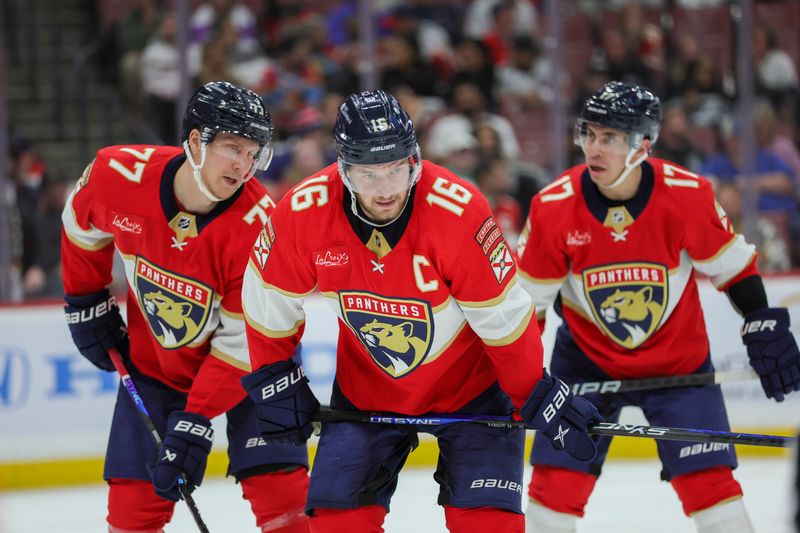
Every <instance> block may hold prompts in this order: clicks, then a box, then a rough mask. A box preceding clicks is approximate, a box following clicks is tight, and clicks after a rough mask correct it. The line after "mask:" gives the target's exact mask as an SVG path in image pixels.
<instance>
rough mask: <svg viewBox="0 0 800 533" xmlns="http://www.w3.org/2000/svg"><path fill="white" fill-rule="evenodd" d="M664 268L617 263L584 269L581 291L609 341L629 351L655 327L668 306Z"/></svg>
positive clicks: (649, 334)
mask: <svg viewBox="0 0 800 533" xmlns="http://www.w3.org/2000/svg"><path fill="white" fill-rule="evenodd" d="M667 275H668V272H667V268H666V267H665V266H664V265H659V264H655V263H618V264H613V265H605V266H602V267H596V268H590V269H587V270H584V271H583V274H582V276H583V290H584V292H585V294H586V299H587V300H588V301H589V304H590V306H591V308H592V313H593V314H594V319H595V323H597V325H598V326H600V328H601V329H602V330H603V331H604V332H605V334H606V335H608V336H609V337H610V338H611V340H613V341H614V342H615V343H617V344H619V345H620V346H622V347H623V348H626V349H628V350H632V349H634V348H636V347H637V346H639V345H641V344H642V343H644V342H645V341H646V340H647V339H649V338H650V336H651V335H652V334H653V333H654V332H655V330H656V329H657V328H658V325H659V324H660V323H661V319H662V318H663V316H664V310H665V308H666V306H667V296H668V294H667V292H668V288H667Z"/></svg>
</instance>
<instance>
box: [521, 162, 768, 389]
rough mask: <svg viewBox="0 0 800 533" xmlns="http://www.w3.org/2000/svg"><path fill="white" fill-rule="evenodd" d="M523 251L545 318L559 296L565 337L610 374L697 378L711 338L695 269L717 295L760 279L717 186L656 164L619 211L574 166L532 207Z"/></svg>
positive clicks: (646, 168)
mask: <svg viewBox="0 0 800 533" xmlns="http://www.w3.org/2000/svg"><path fill="white" fill-rule="evenodd" d="M517 253H518V256H519V263H520V273H521V278H522V282H523V285H524V286H525V288H526V289H527V290H528V292H529V293H530V294H531V295H532V297H533V301H534V304H535V305H536V309H537V314H538V315H539V318H540V319H541V318H543V316H544V312H545V310H546V309H547V308H548V307H549V306H550V305H552V304H553V303H554V301H555V299H556V297H557V296H558V294H559V291H560V294H561V303H562V310H563V317H564V319H565V321H566V323H567V325H568V327H569V333H571V335H572V336H573V338H574V340H575V342H576V343H577V345H578V347H579V348H580V349H581V351H583V352H584V353H585V354H586V355H587V356H588V357H589V358H590V359H591V360H592V361H594V362H595V363H596V364H597V365H598V366H599V367H600V368H601V369H602V370H603V371H604V372H606V373H607V374H608V375H609V376H611V377H614V378H629V377H645V376H655V375H672V374H688V373H691V372H693V371H694V370H696V369H697V368H698V367H699V366H700V364H702V363H703V361H705V359H706V357H707V356H708V338H707V335H706V328H705V322H704V319H703V312H702V309H701V308H700V299H699V296H698V289H697V284H696V282H695V274H694V271H695V270H697V271H699V272H701V273H703V274H705V275H707V276H708V277H709V278H710V279H711V282H712V283H713V284H714V286H715V287H716V288H717V289H719V290H724V289H726V288H727V287H729V286H730V285H732V284H733V283H735V282H737V281H739V280H741V279H744V278H745V277H747V276H750V275H753V274H756V273H757V270H756V267H755V258H756V252H755V247H753V246H752V245H750V244H747V243H746V242H745V240H744V238H743V237H742V236H741V235H738V234H736V233H735V232H734V230H733V228H732V226H731V224H730V222H729V221H728V218H727V215H726V214H725V212H724V211H723V210H722V208H721V207H720V206H719V204H718V203H717V202H716V200H715V199H714V193H713V191H712V188H711V184H710V183H709V182H708V181H707V180H706V179H705V178H703V177H701V176H698V175H697V174H693V173H691V172H689V171H687V170H686V169H684V168H682V167H679V166H677V165H673V164H672V163H669V162H667V161H662V160H659V159H654V158H650V159H648V160H647V161H646V162H645V163H643V165H642V183H641V185H640V187H639V191H638V192H637V194H636V196H635V197H634V198H633V199H631V200H629V201H627V202H624V203H621V202H611V201H609V200H606V199H605V198H603V197H601V195H600V193H599V192H598V190H597V187H596V186H595V185H594V184H593V183H592V182H591V179H590V178H589V175H588V171H586V165H580V166H577V167H573V168H571V169H569V170H567V171H566V172H565V173H564V174H563V175H562V176H561V177H560V178H559V179H558V180H556V181H555V182H553V183H551V184H550V185H548V186H547V187H545V188H544V189H542V190H541V191H539V193H538V194H537V195H536V196H535V197H534V198H533V200H532V201H531V210H530V215H529V216H528V220H527V222H526V225H525V229H524V230H523V234H522V236H521V238H520V242H519V248H518V252H517Z"/></svg>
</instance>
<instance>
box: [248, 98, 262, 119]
mask: <svg viewBox="0 0 800 533" xmlns="http://www.w3.org/2000/svg"><path fill="white" fill-rule="evenodd" d="M250 111H252V112H253V113H256V114H257V115H263V114H264V107H263V106H262V105H261V102H259V101H258V100H250Z"/></svg>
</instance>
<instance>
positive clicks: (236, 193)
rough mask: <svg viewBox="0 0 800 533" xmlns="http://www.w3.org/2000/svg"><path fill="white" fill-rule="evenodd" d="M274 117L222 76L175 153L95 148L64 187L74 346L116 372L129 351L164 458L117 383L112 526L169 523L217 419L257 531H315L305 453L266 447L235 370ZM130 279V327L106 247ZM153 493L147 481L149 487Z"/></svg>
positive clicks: (200, 466)
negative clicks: (115, 354)
mask: <svg viewBox="0 0 800 533" xmlns="http://www.w3.org/2000/svg"><path fill="white" fill-rule="evenodd" d="M271 136H272V119H271V117H270V114H269V112H268V111H267V109H266V108H265V107H264V103H263V101H262V100H261V98H260V97H259V96H258V95H257V94H255V93H253V92H252V91H249V90H247V89H244V88H241V87H237V86H235V85H232V84H230V83H227V82H211V83H208V84H206V85H204V86H203V87H202V88H200V90H198V91H197V93H195V95H194V96H193V97H192V98H191V99H190V101H189V103H188V105H187V108H186V112H185V115H184V120H183V139H184V147H183V149H181V148H176V147H171V146H111V147H108V148H103V149H101V150H100V151H99V152H98V153H97V157H96V158H95V160H94V161H93V162H92V164H90V165H89V167H88V168H87V169H86V171H85V172H84V174H83V177H82V178H81V179H80V181H79V182H78V184H77V186H76V188H75V190H74V191H73V193H72V194H71V195H70V197H69V200H68V202H67V205H66V207H65V209H64V213H63V222H64V238H63V239H62V241H63V246H62V260H63V277H64V289H65V291H66V295H65V298H66V301H67V304H68V305H67V306H66V311H67V322H68V324H69V328H70V331H71V333H72V337H73V339H74V341H75V344H76V345H77V347H78V349H79V351H80V352H81V353H82V354H83V355H84V356H85V357H86V358H87V359H89V360H90V361H91V362H92V363H93V364H94V365H96V366H97V367H99V368H101V369H103V370H109V371H113V370H114V367H113V365H112V363H111V361H110V360H109V357H108V354H107V351H108V350H109V349H110V348H116V349H117V350H118V351H119V352H120V353H121V354H122V355H123V357H124V358H125V359H126V366H127V368H128V370H129V371H130V372H131V374H132V375H133V380H134V382H135V383H136V387H137V389H138V390H139V392H140V393H141V395H142V400H143V402H144V404H145V406H146V407H147V410H148V411H149V413H150V415H151V417H152V420H153V422H154V424H155V426H156V428H157V429H158V430H159V433H160V434H161V435H162V437H163V443H162V445H161V448H160V449H159V450H158V451H157V450H156V448H155V446H154V445H153V441H152V436H151V435H150V433H149V431H148V429H147V427H146V426H145V425H144V424H143V423H142V422H141V420H139V417H138V413H137V410H136V407H135V406H134V404H133V402H132V401H131V400H130V398H129V397H128V395H127V394H126V392H125V391H124V390H123V389H122V388H120V391H119V394H118V397H117V403H116V406H115V409H114V418H113V421H112V422H111V435H110V439H109V444H108V450H107V453H106V462H105V470H104V478H105V479H106V481H107V482H108V484H109V498H108V519H107V520H108V524H109V531H111V532H112V533H114V532H118V531H124V532H130V533H133V532H137V531H140V532H154V531H163V529H162V528H163V527H164V524H166V523H167V522H168V521H169V520H170V518H171V516H172V511H173V508H174V501H177V500H178V498H179V493H178V487H177V479H178V476H183V477H184V478H185V480H186V487H185V488H186V490H189V491H191V490H192V489H193V488H194V487H195V486H196V485H199V484H200V482H201V481H202V479H203V474H204V471H205V467H206V460H207V455H208V453H209V451H210V449H211V441H212V438H213V431H212V429H211V427H210V419H211V418H213V417H215V416H217V415H219V414H222V413H226V415H227V422H228V457H229V460H230V463H229V470H228V473H229V474H230V475H232V476H234V477H235V478H236V480H237V481H238V482H239V483H240V485H241V487H242V492H243V493H244V497H245V498H246V499H247V500H248V501H249V502H250V505H251V507H252V509H253V513H254V514H255V516H256V523H257V525H258V526H259V527H261V528H262V529H263V530H264V531H281V532H282V533H301V532H304V531H308V519H307V518H306V516H305V514H304V513H303V506H304V504H305V497H306V490H307V486H308V474H307V469H308V458H307V453H306V449H305V447H302V446H266V443H265V442H264V441H263V440H261V439H260V438H259V435H258V433H257V432H256V428H255V412H254V405H253V403H252V402H251V401H250V399H249V398H247V396H246V395H245V393H244V391H243V390H242V389H241V386H240V384H239V379H240V378H241V377H242V376H243V375H245V374H246V373H247V372H248V371H249V370H250V360H249V357H248V352H247V342H246V335H245V324H244V317H243V315H242V306H241V286H242V275H243V273H244V267H245V264H246V262H247V256H248V253H249V250H250V247H251V246H252V242H253V240H254V239H255V237H256V236H257V235H258V232H259V231H260V229H261V227H262V226H263V224H264V222H265V221H266V220H267V215H268V214H269V212H270V211H271V210H272V208H273V207H274V204H273V202H272V200H271V199H270V197H269V196H268V195H267V193H266V191H265V190H264V188H263V187H262V186H261V185H260V184H259V183H258V182H257V181H256V180H252V179H250V178H251V177H252V175H253V173H254V172H255V170H256V169H259V168H266V166H267V165H268V164H269V161H270V158H271V154H272V148H271ZM115 248H116V250H117V251H118V252H119V254H120V256H121V257H122V261H123V263H124V265H125V275H126V278H127V282H128V295H127V302H128V305H127V330H126V324H125V323H124V322H123V320H122V318H121V316H120V313H119V308H118V307H117V304H116V301H115V300H114V298H113V297H112V296H110V295H109V292H108V289H107V288H106V287H107V286H108V284H109V283H110V282H111V263H112V257H113V254H114V249H115ZM154 489H155V490H154Z"/></svg>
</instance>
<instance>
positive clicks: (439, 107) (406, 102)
mask: <svg viewBox="0 0 800 533" xmlns="http://www.w3.org/2000/svg"><path fill="white" fill-rule="evenodd" d="M387 90H388V91H389V92H390V93H391V94H393V95H394V97H395V98H397V100H398V101H399V102H400V105H401V106H402V107H403V109H405V110H406V112H407V113H408V115H409V116H410V117H411V120H412V121H413V122H414V131H416V132H417V142H418V143H419V144H420V146H422V145H424V144H425V139H426V137H427V134H428V130H429V129H430V125H431V123H432V122H433V121H434V120H435V119H436V117H438V116H441V115H442V114H443V113H445V112H446V109H445V103H444V100H443V99H441V98H438V97H435V96H421V95H419V94H417V93H416V92H415V91H414V89H413V88H411V87H410V86H409V85H407V84H405V83H400V84H398V85H388V86H387ZM340 101H341V100H340ZM333 111H334V116H335V111H336V109H333Z"/></svg>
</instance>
